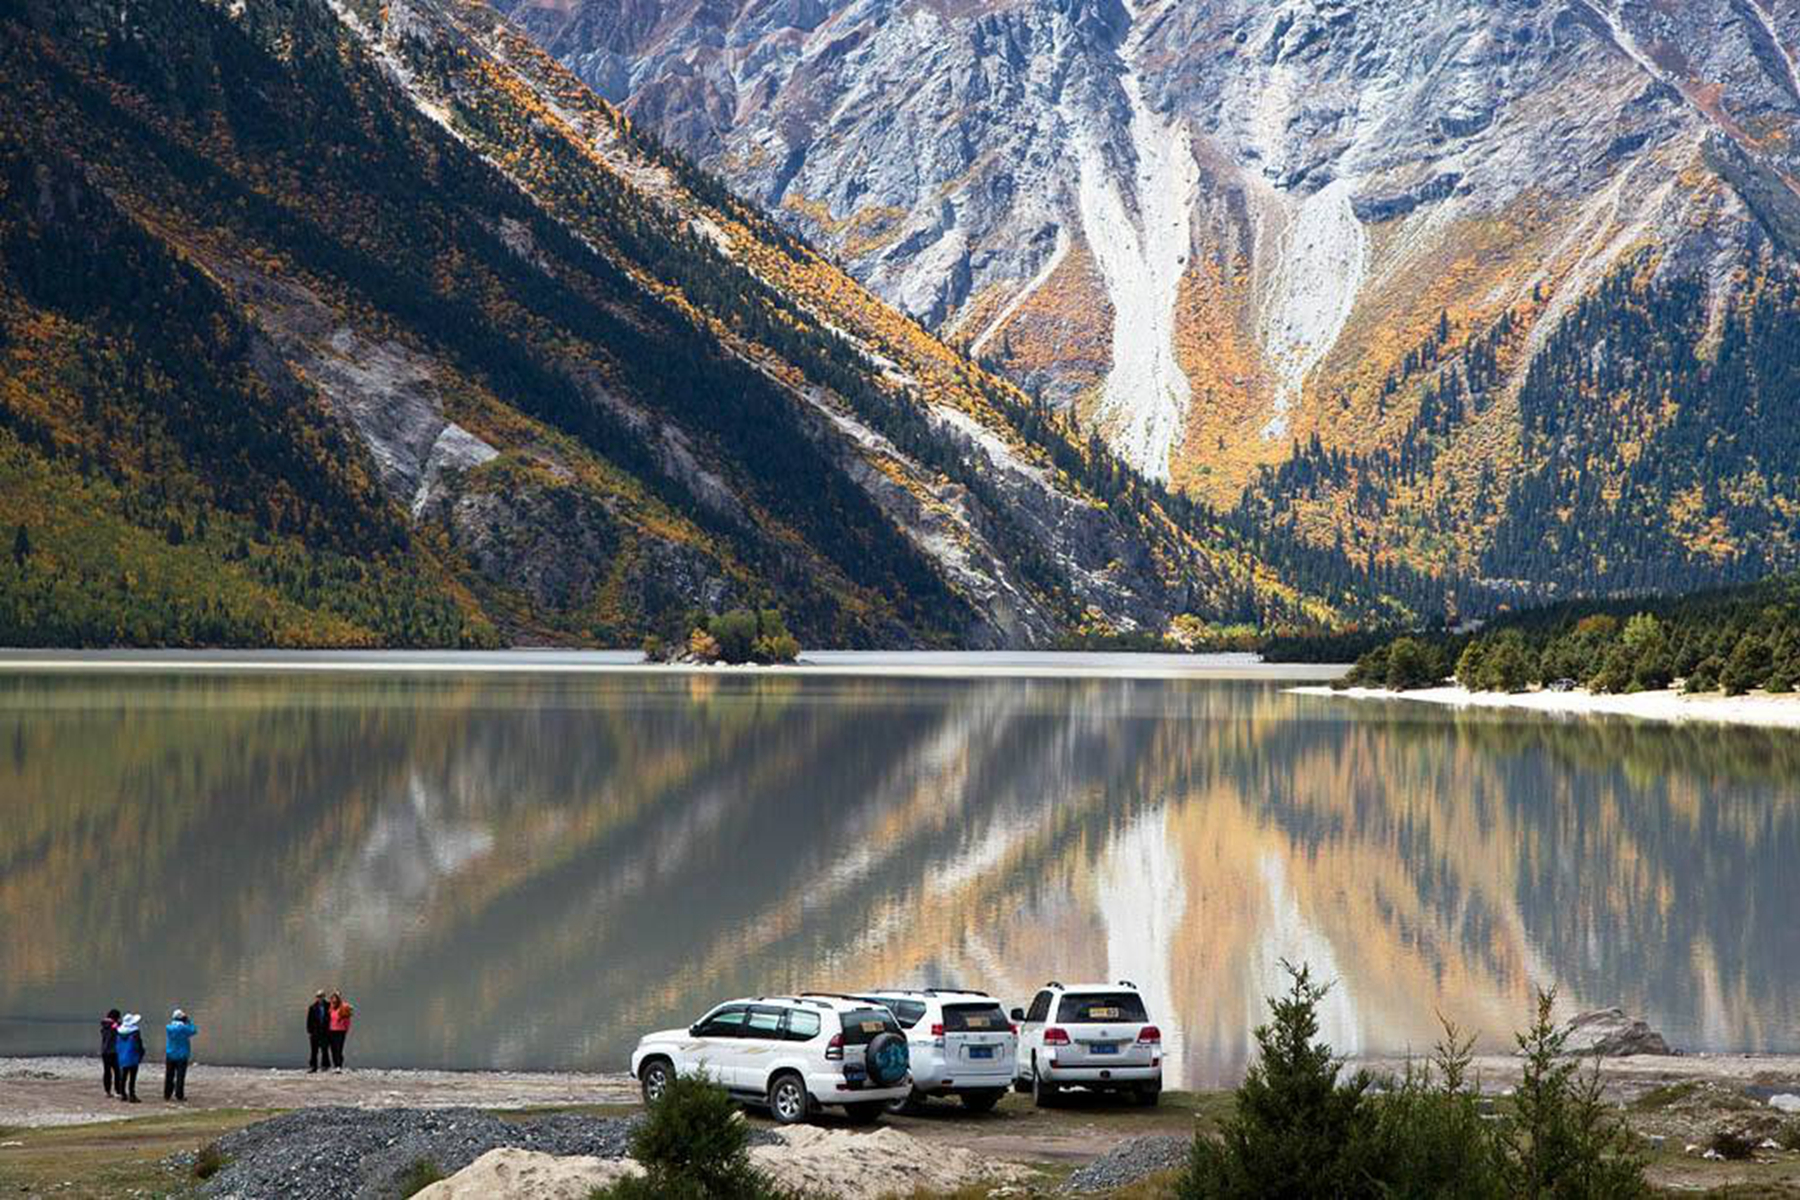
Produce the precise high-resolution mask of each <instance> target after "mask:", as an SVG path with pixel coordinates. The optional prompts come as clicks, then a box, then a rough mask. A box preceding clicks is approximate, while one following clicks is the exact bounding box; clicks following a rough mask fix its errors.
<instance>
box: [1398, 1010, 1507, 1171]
mask: <svg viewBox="0 0 1800 1200" xmlns="http://www.w3.org/2000/svg"><path fill="white" fill-rule="evenodd" d="M1443 1024H1444V1036H1443V1038H1442V1040H1440V1041H1439V1042H1438V1044H1437V1048H1436V1051H1435V1053H1434V1054H1433V1055H1432V1059H1431V1062H1430V1063H1428V1064H1426V1065H1424V1066H1416V1065H1413V1064H1408V1066H1407V1068H1406V1073H1405V1074H1404V1075H1403V1076H1402V1077H1401V1078H1400V1079H1399V1080H1398V1081H1397V1083H1396V1084H1395V1085H1394V1086H1392V1087H1391V1088H1390V1089H1389V1091H1388V1093H1387V1094H1386V1095H1382V1096H1378V1097H1376V1098H1375V1099H1374V1100H1373V1101H1372V1103H1373V1105H1374V1109H1375V1114H1376V1120H1375V1130H1374V1140H1375V1152H1374V1154H1373V1155H1372V1156H1371V1159H1372V1161H1373V1162H1374V1163H1375V1164H1376V1165H1375V1168H1374V1170H1375V1174H1376V1177H1377V1178H1376V1181H1375V1182H1376V1184H1377V1186H1378V1189H1379V1191H1380V1193H1381V1194H1382V1195H1383V1196H1387V1197H1419V1198H1420V1200H1424V1198H1425V1197H1434V1198H1441V1200H1451V1198H1456V1200H1488V1198H1489V1197H1492V1198H1495V1200H1498V1198H1499V1197H1502V1196H1505V1195H1506V1183H1505V1177H1504V1175H1503V1169H1504V1163H1503V1162H1502V1160H1501V1158H1500V1155H1499V1153H1498V1145H1497V1143H1496V1141H1495V1139H1494V1136H1493V1133H1492V1131H1491V1130H1490V1128H1489V1123H1488V1121H1487V1119H1486V1118H1485V1117H1483V1115H1482V1108H1481V1096H1480V1092H1479V1090H1478V1089H1477V1088H1476V1087H1475V1086H1474V1085H1473V1083H1472V1082H1471V1081H1470V1079H1469V1064H1470V1062H1471V1061H1472V1057H1473V1048H1474V1039H1473V1038H1463V1037H1461V1036H1460V1035H1459V1034H1458V1033H1457V1030H1456V1027H1455V1026H1454V1025H1452V1024H1451V1023H1450V1022H1448V1021H1445V1022H1444V1023H1443Z"/></svg>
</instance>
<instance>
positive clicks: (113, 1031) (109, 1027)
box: [100, 1008, 119, 1096]
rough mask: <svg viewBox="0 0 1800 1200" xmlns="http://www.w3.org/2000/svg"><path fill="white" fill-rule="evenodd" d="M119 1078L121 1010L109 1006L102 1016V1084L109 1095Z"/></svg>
mask: <svg viewBox="0 0 1800 1200" xmlns="http://www.w3.org/2000/svg"><path fill="white" fill-rule="evenodd" d="M118 1080H119V1010H118V1009H116V1008H109V1009H107V1010H106V1015H105V1016H104V1017H101V1018H100V1086H101V1087H103V1088H105V1089H106V1094H107V1095H109V1096H110V1095H112V1094H113V1084H115V1083H117V1082H118Z"/></svg>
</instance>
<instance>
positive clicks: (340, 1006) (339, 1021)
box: [328, 992, 356, 1074]
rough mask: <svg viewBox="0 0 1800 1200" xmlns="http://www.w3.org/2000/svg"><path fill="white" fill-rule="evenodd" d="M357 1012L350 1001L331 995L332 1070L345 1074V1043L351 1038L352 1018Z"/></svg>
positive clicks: (335, 993) (335, 994)
mask: <svg viewBox="0 0 1800 1200" xmlns="http://www.w3.org/2000/svg"><path fill="white" fill-rule="evenodd" d="M355 1015H356V1010H355V1009H353V1008H351V1007H350V1003H349V1001H347V1000H345V999H344V998H343V996H341V995H339V994H338V993H337V992H333V993H331V1015H330V1018H329V1020H328V1024H329V1025H330V1027H331V1069H332V1070H334V1071H336V1072H338V1073H339V1074H342V1073H343V1070H344V1043H345V1042H346V1041H348V1040H349V1038H350V1018H351V1017H353V1016H355Z"/></svg>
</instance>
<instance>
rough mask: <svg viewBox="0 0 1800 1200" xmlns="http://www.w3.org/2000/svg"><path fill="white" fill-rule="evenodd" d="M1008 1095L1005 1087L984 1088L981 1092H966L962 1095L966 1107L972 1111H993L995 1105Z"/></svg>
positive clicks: (961, 1098)
mask: <svg viewBox="0 0 1800 1200" xmlns="http://www.w3.org/2000/svg"><path fill="white" fill-rule="evenodd" d="M1005 1095H1006V1089H1005V1088H984V1089H982V1090H981V1091H979V1092H964V1093H962V1095H961V1096H960V1097H958V1098H959V1099H960V1100H961V1101H962V1105H963V1107H964V1108H966V1109H968V1110H969V1111H970V1112H972V1113H984V1112H993V1111H994V1106H995V1105H996V1104H998V1103H1000V1100H1001V1098H1002V1097H1004V1096H1005Z"/></svg>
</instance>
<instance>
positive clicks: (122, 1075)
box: [113, 1013, 144, 1104]
mask: <svg viewBox="0 0 1800 1200" xmlns="http://www.w3.org/2000/svg"><path fill="white" fill-rule="evenodd" d="M143 1020H144V1018H143V1017H141V1016H139V1015H138V1014H137V1013H126V1014H125V1016H124V1019H122V1020H121V1021H120V1022H119V1032H118V1036H117V1037H116V1038H115V1039H114V1042H113V1045H114V1047H115V1048H116V1049H117V1052H118V1055H119V1075H118V1078H117V1079H116V1080H114V1082H113V1090H114V1091H116V1092H118V1094H119V1099H121V1100H124V1101H127V1102H128V1103H131V1104H136V1103H137V1102H138V1094H137V1075H138V1064H139V1063H141V1062H143V1061H144V1035H143V1032H142V1030H141V1029H140V1028H139V1026H140V1025H141V1024H142V1023H143Z"/></svg>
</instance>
